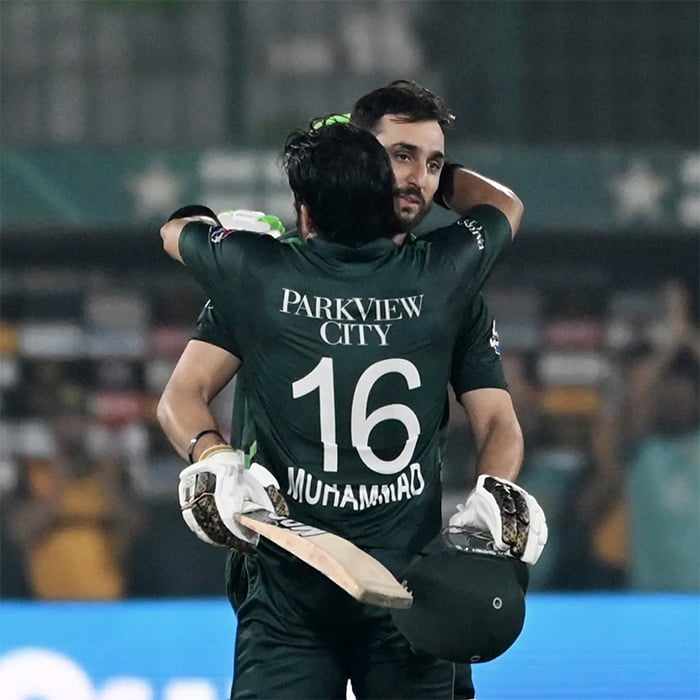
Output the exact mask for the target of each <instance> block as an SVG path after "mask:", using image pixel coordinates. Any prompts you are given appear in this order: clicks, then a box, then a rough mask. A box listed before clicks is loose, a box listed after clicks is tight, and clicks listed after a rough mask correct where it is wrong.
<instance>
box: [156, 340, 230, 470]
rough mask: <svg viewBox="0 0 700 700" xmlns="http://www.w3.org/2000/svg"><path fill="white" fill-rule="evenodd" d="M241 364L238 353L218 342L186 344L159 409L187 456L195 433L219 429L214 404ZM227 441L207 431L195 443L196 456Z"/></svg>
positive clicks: (178, 447) (173, 440)
mask: <svg viewBox="0 0 700 700" xmlns="http://www.w3.org/2000/svg"><path fill="white" fill-rule="evenodd" d="M240 366H241V361H240V359H239V358H238V357H236V356H235V355H233V354H232V353H230V352H228V351H227V350H224V349H223V348H221V347H218V346H217V345H211V344H209V343H205V342H202V341H200V340H191V341H189V343H188V344H187V346H186V347H185V349H184V351H183V353H182V355H181V356H180V359H179V360H178V362H177V364H176V365H175V369H174V370H173V373H172V375H171V377H170V379H169V380H168V383H167V384H166V386H165V389H164V390H163V393H162V395H161V398H160V400H159V402H158V409H157V416H158V422H159V423H160V425H161V427H162V428H163V431H164V432H165V434H166V436H167V438H168V440H170V442H171V444H172V445H173V447H174V448H175V450H176V451H177V453H178V454H179V455H180V456H181V457H182V458H183V459H188V450H189V445H190V441H191V440H192V438H193V437H194V436H195V435H197V434H199V433H200V432H201V431H203V430H206V429H212V430H217V429H218V428H217V425H216V420H215V418H214V414H213V413H212V410H211V407H210V404H211V402H212V401H213V400H214V398H215V397H216V396H217V395H218V393H219V392H220V391H221V390H222V389H223V388H224V387H225V386H226V385H227V384H228V383H229V382H230V381H231V379H233V377H234V376H235V374H236V372H237V371H238V369H239V368H240ZM224 443H225V441H224V439H223V438H222V437H221V436H220V435H219V436H217V435H216V434H214V433H209V434H207V435H203V436H202V437H201V438H200V439H199V441H198V442H197V444H196V445H195V447H194V452H193V459H194V460H196V459H197V458H198V456H199V455H200V454H201V453H202V452H203V451H204V450H205V449H206V448H208V447H211V446H213V445H216V444H224Z"/></svg>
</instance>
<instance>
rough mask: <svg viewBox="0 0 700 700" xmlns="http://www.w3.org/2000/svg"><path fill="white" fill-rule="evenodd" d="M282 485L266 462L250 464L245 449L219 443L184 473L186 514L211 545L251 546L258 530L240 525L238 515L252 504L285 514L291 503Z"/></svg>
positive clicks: (182, 487) (182, 504) (187, 520)
mask: <svg viewBox="0 0 700 700" xmlns="http://www.w3.org/2000/svg"><path fill="white" fill-rule="evenodd" d="M261 479H262V481H261ZM278 488H279V484H278V483H277V480H276V479H275V477H274V476H273V475H272V474H271V473H270V472H269V471H268V470H267V469H265V468H264V467H262V466H261V465H259V464H258V465H255V468H251V469H246V468H245V457H244V455H243V452H241V451H240V450H234V449H233V448H232V447H230V446H228V445H216V446H214V447H210V448H209V449H208V450H205V451H204V452H203V454H202V458H201V459H200V460H199V461H198V462H195V463H194V464H192V465H190V466H189V467H186V468H185V469H183V470H182V471H181V472H180V483H179V488H178V493H179V499H180V508H181V510H182V517H183V519H184V521H185V523H187V527H189V528H190V530H192V532H194V533H195V535H197V537H199V539H200V540H203V541H204V542H207V543H208V544H213V545H219V546H222V547H229V548H231V549H236V550H238V551H251V549H252V548H253V547H255V546H257V544H258V540H259V535H258V534H256V533H254V532H253V531H252V530H249V529H248V528H246V527H243V526H241V525H239V524H238V523H237V522H236V520H235V519H234V515H235V514H236V513H241V512H245V510H246V509H248V510H250V509H251V508H265V509H267V510H270V511H272V512H278V513H280V511H282V510H283V509H285V508H286V503H285V502H284V499H283V497H282V496H281V494H279V491H278ZM271 495H272V496H273V497H275V502H273V499H272V498H271V497H270V496H271Z"/></svg>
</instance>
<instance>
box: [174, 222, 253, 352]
mask: <svg viewBox="0 0 700 700" xmlns="http://www.w3.org/2000/svg"><path fill="white" fill-rule="evenodd" d="M226 234H227V232H225V231H224V232H223V235H222V230H221V229H220V228H215V227H209V226H208V225H207V224H204V223H200V222H190V223H188V224H187V225H186V226H185V228H184V229H183V230H182V233H181V234H180V242H179V247H180V255H181V256H182V260H183V262H184V263H185V266H186V267H187V268H188V269H189V270H190V272H192V274H193V275H194V277H195V279H196V280H197V282H198V283H199V285H200V286H201V287H202V289H203V290H204V291H205V293H206V294H207V295H208V296H209V299H210V301H209V303H210V304H211V306H212V311H213V312H214V313H213V314H212V315H211V317H210V318H205V319H202V316H201V315H200V321H202V320H204V324H203V326H204V327H206V332H207V333H210V334H212V336H211V337H213V338H215V340H214V344H215V345H220V346H221V347H224V348H225V349H226V350H229V349H230V347H229V344H233V345H232V347H236V349H238V347H239V345H238V343H237V342H236V335H237V332H238V330H239V329H238V326H239V325H240V321H239V319H238V317H237V313H236V309H237V308H238V306H239V305H238V304H235V303H233V304H232V303H230V302H231V301H234V300H237V299H240V290H241V288H242V276H243V274H244V269H245V257H246V256H245V253H246V243H247V242H248V241H249V240H250V236H253V237H257V234H248V235H246V234H245V233H244V232H240V231H237V232H236V234H235V235H232V236H227V235H226ZM214 310H216V311H214ZM217 312H218V314H219V316H218V317H217ZM198 326H199V322H198ZM215 326H216V329H215V328H214V327H215ZM203 330H204V328H203ZM222 330H223V331H225V334H226V335H228V336H230V337H229V338H227V339H226V340H225V342H226V343H227V345H226V346H224V345H221V343H222V336H223V335H224V334H223V333H221V332H220V331H222ZM199 339H200V340H204V339H205V338H204V337H200V338H199ZM207 342H210V341H209V340H208V341H207ZM235 354H236V355H238V356H239V357H240V354H239V353H238V352H236V353H235Z"/></svg>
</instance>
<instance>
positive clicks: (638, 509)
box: [0, 0, 700, 700]
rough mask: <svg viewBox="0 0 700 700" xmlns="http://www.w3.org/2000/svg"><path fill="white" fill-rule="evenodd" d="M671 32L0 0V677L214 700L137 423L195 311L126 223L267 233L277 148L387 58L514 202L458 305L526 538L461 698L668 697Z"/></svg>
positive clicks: (688, 25) (680, 423) (694, 288)
mask: <svg viewBox="0 0 700 700" xmlns="http://www.w3.org/2000/svg"><path fill="white" fill-rule="evenodd" d="M699 27H700V4H699V3H698V2H694V1H687V2H685V1H673V0H664V1H656V0H655V1H646V0H640V1H631V0H617V1H610V2H598V1H596V0H592V1H590V2H578V1H577V0H571V1H561V2H554V1H548V0H540V1H537V2H535V1H532V2H530V1H527V2H526V1H522V2H506V1H491V2H475V1H466V0H465V1H462V2H453V1H447V0H441V1H423V0H403V1H402V0H395V1H388V0H352V1H350V0H348V1H342V2H341V1H337V2H334V1H330V0H325V1H317V0H296V1H292V0H286V1H285V0H260V1H258V2H255V1H253V0H251V1H248V2H238V1H233V0H231V1H228V2H221V1H217V0H210V1H195V0H179V1H176V0H133V1H122V0H90V1H87V0H85V1H82V2H80V1H76V0H60V1H58V0H55V1H54V0H45V1H34V0H17V1H12V0H5V1H3V2H1V3H0V60H1V72H0V141H1V146H2V149H1V153H0V157H1V160H0V175H1V187H0V226H1V229H2V239H1V246H2V259H1V263H2V276H1V278H0V292H1V304H2V306H1V309H0V311H1V319H0V442H1V444H2V450H1V453H0V505H1V507H2V508H1V511H0V598H2V600H1V601H0V695H2V689H4V692H5V693H9V695H3V697H5V698H6V700H30V699H31V700H36V699H37V698H40V699H41V700H58V699H59V698H60V699H61V700H64V699H65V700H98V699H99V700H180V699H181V698H188V700H213V698H218V697H224V694H225V693H226V692H227V691H226V686H227V683H228V681H229V679H230V664H231V662H230V656H231V648H232V639H233V636H232V635H233V629H234V620H233V616H232V614H231V613H230V611H229V609H228V608H227V606H226V605H225V604H224V603H223V600H222V595H223V570H224V554H223V553H222V552H221V551H219V550H218V549H216V548H211V547H207V546H206V545H204V544H202V543H200V542H199V541H198V540H196V538H194V537H192V536H191V534H190V533H189V531H188V530H187V529H186V528H185V527H184V526H183V525H182V523H181V520H180V516H179V512H178V508H177V503H176V496H175V483H176V474H177V472H178V471H179V469H180V468H181V466H182V465H181V462H180V460H179V458H178V457H177V456H176V455H175V453H174V452H173V451H172V449H171V448H170V447H169V445H168V444H167V443H166V441H165V439H164V437H163V436H162V434H161V431H160V429H159V427H158V426H157V424H156V422H155V416H154V407H155V403H156V401H157V398H158V396H159V393H160V391H161V390H162V388H163V386H164V383H165V381H166V380H167V377H168V376H169V373H170V370H171V369H172V367H173V364H174V362H175V360H176V358H177V356H178V354H179V352H180V351H181V349H182V348H183V346H184V344H185V343H186V341H187V339H188V337H189V334H190V331H191V329H192V326H193V323H194V320H195V318H196V316H197V313H198V311H199V309H200V308H201V305H202V303H203V301H204V298H203V295H202V294H201V292H200V291H199V290H198V288H197V287H196V286H195V285H194V283H191V282H190V280H189V278H188V277H187V275H185V274H183V273H182V271H181V270H180V269H179V267H178V266H177V265H176V264H174V263H172V261H170V260H169V259H166V256H165V255H164V254H163V253H162V251H161V248H160V240H159V236H158V227H159V224H160V223H161V222H162V220H163V219H164V218H165V217H166V216H167V215H168V214H169V213H170V212H171V211H172V210H173V209H175V208H176V207H177V206H179V205H181V204H184V203H189V202H201V203H206V204H208V205H210V206H212V208H214V209H215V210H223V209H232V208H254V209H262V210H265V211H266V212H269V213H275V214H277V215H279V216H280V217H281V218H282V219H283V220H285V221H286V222H287V223H288V224H292V223H293V221H292V220H291V219H292V208H291V200H290V197H289V195H288V194H287V192H286V189H285V187H284V183H283V181H282V179H281V176H280V172H279V169H278V167H277V162H276V158H277V154H278V150H279V148H280V146H281V143H282V139H283V137H284V135H285V134H286V133H287V132H288V131H289V130H291V129H292V128H296V127H299V126H304V125H305V124H306V123H308V121H309V120H310V119H311V118H312V117H314V116H318V115H324V114H328V113H331V112H339V111H349V109H350V108H351V106H352V104H353V102H354V100H355V99H357V97H359V96H360V95H362V94H364V93H365V92H367V91H369V90H371V89H374V88H375V87H377V86H379V85H382V84H386V83H388V82H390V81H391V80H394V79H397V78H412V79H415V80H417V81H418V82H421V83H423V84H424V85H426V86H427V87H429V88H431V89H432V90H434V91H435V92H437V93H439V94H441V95H443V96H444V97H445V98H446V100H447V102H448V103H449V104H450V105H451V106H452V108H453V109H454V111H455V112H456V114H457V117H458V120H457V126H456V128H455V130H454V132H453V133H452V134H450V135H449V137H448V156H450V157H451V158H453V159H454V160H458V161H461V162H463V163H465V164H467V165H469V166H470V167H472V168H474V169H475V170H477V171H480V172H483V173H484V174H486V175H491V176H493V177H495V178H496V179H499V180H501V181H502V182H505V183H507V184H508V185H510V186H512V187H513V189H514V190H515V191H516V192H518V194H520V196H521V197H522V199H523V200H524V201H525V204H526V214H525V220H524V224H523V227H522V229H521V234H520V235H519V238H518V239H517V240H516V243H515V244H514V246H513V247H512V249H511V250H510V251H509V253H508V256H507V258H506V259H505V261H504V262H503V263H502V264H501V265H500V267H499V268H498V269H497V271H496V273H495V274H494V275H493V277H492V279H491V280H490V282H489V283H488V287H487V289H486V296H487V299H488V301H489V303H490V304H491V306H492V307H493V308H494V310H495V311H496V317H497V319H498V324H499V332H500V339H501V346H502V356H503V359H504V363H505V366H506V371H507V373H508V379H509V381H510V382H511V388H512V393H513V397H514V400H515V403H516V408H517V409H518V412H519V416H520V418H521V421H522V423H523V428H524V431H525V438H526V444H527V455H526V462H525V467H524V469H523V475H522V481H523V484H524V485H526V487H527V488H529V489H530V490H531V491H533V492H534V493H535V494H536V495H537V496H538V499H539V500H540V501H541V502H542V503H543V505H544V506H545V510H546V511H547V513H548V515H549V518H550V529H551V540H550V544H549V546H548V549H547V550H546V556H545V557H543V559H542V561H541V563H540V564H538V566H537V567H536V568H535V569H533V585H532V589H533V593H532V594H531V596H530V600H531V602H530V607H529V613H528V622H527V624H526V631H525V633H524V634H523V637H522V638H521V640H519V642H518V643H517V644H516V646H515V647H514V648H513V650H511V651H509V652H508V653H507V654H506V655H505V656H504V657H502V658H501V659H498V660H497V661H495V662H492V663H491V664H487V665H485V666H484V667H483V668H479V669H477V672H476V674H475V676H476V682H477V690H478V691H479V697H480V698H483V700H489V698H490V699H491V700H496V699H497V698H521V699H522V698H526V697H527V698H553V699H556V698H558V699H559V700H564V699H565V698H592V697H595V698H629V699H630V700H632V699H634V700H642V699H643V698H649V699H651V698H665V699H666V700H670V699H671V698H677V699H678V700H681V698H683V699H685V700H690V699H691V698H700V671H699V670H698V669H699V668H700V641H699V638H700V605H699V603H698V593H699V592H700V548H699V547H698V542H699V541H700V452H699V451H698V450H699V448H698V440H699V439H700V425H699V422H698V403H699V397H698V393H697V386H698V385H697V377H698V357H699V354H700V347H699V346H698V291H699V274H698V273H699V259H700V256H699V252H700V250H699V249H700V245H699V243H700V240H699V237H698V232H699V230H700V97H699V95H700V87H699V86H700V80H699V78H700V75H699V70H698V68H699V46H700V34H699V31H700V30H699ZM445 216H446V215H445V213H444V212H433V213H431V215H430V217H429V218H428V220H427V221H426V222H425V223H424V228H426V229H427V228H432V227H434V226H435V225H436V224H438V223H441V222H442V221H443V220H444V219H445ZM230 402H231V392H230V391H227V392H225V394H224V395H223V396H221V397H220V398H219V400H218V402H217V410H219V411H220V415H221V417H222V422H223V424H224V425H225V424H226V423H227V421H228V416H229V415H230ZM450 428H451V430H450V444H449V449H448V463H447V465H446V471H445V487H446V496H445V509H446V511H448V510H449V509H451V508H452V505H453V504H454V503H455V502H456V500H457V499H461V498H463V495H464V490H465V488H467V484H468V483H469V470H468V469H467V470H465V468H464V459H463V457H462V458H460V455H463V454H464V450H467V451H468V454H472V446H471V442H470V434H469V430H468V426H467V425H466V424H465V422H464V420H463V419H462V418H461V417H460V414H459V412H457V411H453V414H452V418H451V424H450ZM61 450H65V451H67V452H68V453H69V454H70V455H72V457H73V458H72V459H71V463H70V464H65V463H61V462H60V460H58V459H57V458H56V456H57V454H58V453H60V452H61ZM56 599H67V600H73V601H83V600H86V599H88V600H99V601H117V602H112V603H107V604H105V605H103V604H102V603H99V604H98V603H93V604H91V605H87V604H84V603H80V602H76V603H74V604H73V603H70V604H67V603H64V604H56V603H52V602H50V601H55V600H56ZM144 599H151V602H150V603H147V602H145V601H144ZM164 599H169V600H168V601H165V600H164ZM202 619H206V620H208V621H210V623H211V625H212V630H213V631H211V632H210V633H209V634H207V635H204V637H203V638H202V639H199V638H197V640H198V641H197V642H195V641H193V638H192V637H189V636H187V635H184V634H183V632H182V630H183V629H188V630H190V632H188V635H189V634H191V633H192V632H191V631H192V630H193V629H195V628H197V627H199V628H200V629H201V628H202V625H201V624H200V622H201V620H202ZM195 622H196V624H195ZM135 637H138V640H136V639H135ZM95 640H98V641H95ZM193 646H194V649H193ZM101 658H108V659H109V662H103V661H101V660H100V659H101ZM38 669H43V670H42V671H41V672H39V673H37V670H38ZM41 678H46V679H47V680H46V682H44V681H42V680H41ZM49 678H50V679H51V682H49V680H48V679H49ZM18 679H20V680H18ZM8 689H9V690H8Z"/></svg>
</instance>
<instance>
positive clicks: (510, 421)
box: [458, 388, 524, 481]
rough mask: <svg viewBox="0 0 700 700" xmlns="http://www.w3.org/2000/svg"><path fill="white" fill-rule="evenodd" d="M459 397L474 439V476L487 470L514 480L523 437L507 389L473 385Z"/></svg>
mask: <svg viewBox="0 0 700 700" xmlns="http://www.w3.org/2000/svg"><path fill="white" fill-rule="evenodd" d="M458 400H459V403H460V405H461V406H462V408H464V411H465V412H466V414H467V417H468V418H469V424H470V426H471V429H472V433H473V435H474V440H475V442H476V451H477V462H476V473H477V476H479V475H481V474H490V475H491V476H495V477H498V478H501V479H508V480H510V481H515V480H516V479H517V477H518V474H519V473H520V468H521V466H522V462H523V451H524V441H523V433H522V430H521V428H520V422H519V421H518V418H517V416H516V414H515V409H514V407H513V401H512V399H511V397H510V394H509V393H508V391H506V390H505V389H497V388H486V389H475V390H473V391H467V392H464V393H463V394H462V395H461V396H460V397H459V398H458Z"/></svg>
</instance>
